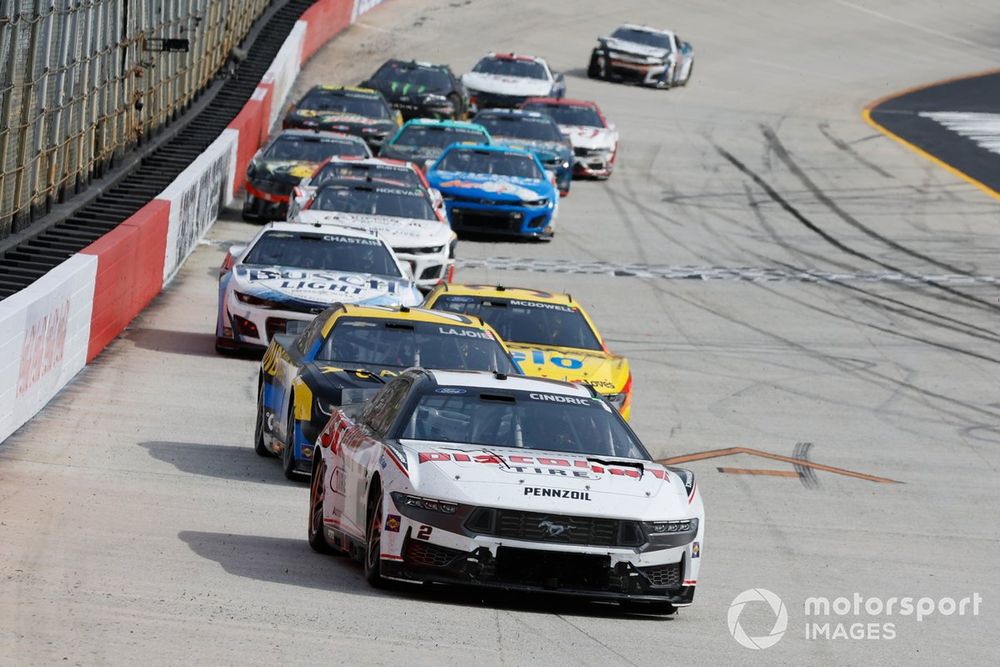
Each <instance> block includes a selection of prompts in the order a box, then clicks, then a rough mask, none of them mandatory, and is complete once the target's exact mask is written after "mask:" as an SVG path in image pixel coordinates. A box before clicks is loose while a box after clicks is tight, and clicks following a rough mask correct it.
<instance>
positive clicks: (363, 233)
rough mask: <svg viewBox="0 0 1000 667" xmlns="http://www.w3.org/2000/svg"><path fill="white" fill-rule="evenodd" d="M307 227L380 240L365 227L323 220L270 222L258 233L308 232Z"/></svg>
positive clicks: (317, 230)
mask: <svg viewBox="0 0 1000 667" xmlns="http://www.w3.org/2000/svg"><path fill="white" fill-rule="evenodd" d="M308 228H312V231H314V232H327V233H335V234H339V235H340V236H352V237H355V238H360V239H376V240H378V241H381V240H382V239H381V237H380V236H379V235H378V234H376V233H375V232H371V231H368V230H366V229H359V228H358V227H348V226H346V225H337V224H333V223H324V222H309V223H301V222H272V223H270V224H269V225H266V226H265V227H264V228H263V229H262V230H260V234H263V233H264V232H270V231H275V232H309V231H310V229H308ZM260 234H259V235H260Z"/></svg>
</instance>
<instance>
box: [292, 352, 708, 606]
mask: <svg viewBox="0 0 1000 667" xmlns="http://www.w3.org/2000/svg"><path fill="white" fill-rule="evenodd" d="M315 452H320V456H316V455H315ZM704 531H705V526H704V508H703V506H702V501H701V496H700V494H699V493H698V489H697V485H696V484H695V480H694V475H693V474H692V473H691V472H690V471H688V470H684V469H680V468H668V467H664V466H662V465H659V464H657V463H655V462H654V461H652V460H651V458H650V456H649V454H648V453H647V452H646V450H645V449H644V448H643V446H642V444H641V443H640V442H639V440H638V438H636V436H635V434H634V433H633V432H632V431H631V430H630V429H629V427H628V425H627V424H626V423H625V422H624V421H623V420H622V418H621V416H620V415H619V414H618V412H617V411H616V410H615V409H614V408H613V407H611V405H609V404H608V403H607V401H605V400H604V399H603V398H601V397H600V395H598V394H597V393H596V392H594V391H592V390H591V389H590V388H589V387H586V386H581V385H578V384H572V383H566V382H559V381H554V380H542V379H537V378H526V377H520V376H507V375H503V374H501V373H488V372H486V373H484V372H471V371H466V372H458V371H450V372H447V371H429V370H425V369H410V370H408V371H406V372H404V373H402V374H401V375H400V376H398V377H397V378H395V379H393V380H392V381H391V382H390V383H388V384H387V385H386V386H385V387H383V388H382V389H381V390H380V391H379V393H378V394H376V395H375V396H374V397H373V398H372V399H371V400H369V401H368V402H367V403H365V404H363V407H360V406H355V409H354V410H352V409H350V408H341V409H334V410H333V412H332V415H331V417H330V420H329V422H328V423H327V425H326V426H325V427H324V428H323V429H322V430H321V431H320V434H319V437H318V438H317V442H316V449H315V450H314V454H313V467H312V484H311V490H310V519H309V528H308V537H309V543H310V545H311V546H312V547H313V549H315V550H317V551H320V552H332V551H339V552H346V553H350V554H352V555H353V556H354V557H356V558H358V559H360V560H362V562H363V563H364V570H365V577H366V578H367V579H368V581H369V582H371V583H372V584H373V585H379V584H380V583H382V582H383V581H384V580H387V579H389V580H399V581H408V582H433V583H442V584H464V585H474V586H485V587H494V588H501V589H505V590H524V591H548V592H555V593H564V594H572V595H579V596H583V597H586V598H591V599H605V600H617V601H621V602H627V603H637V604H638V605H641V606H642V607H643V608H646V609H648V610H649V611H655V612H658V613H672V612H673V611H674V610H675V609H676V608H677V607H681V606H686V605H689V604H691V602H692V600H693V598H694V590H695V586H696V584H697V579H698V568H699V565H700V563H701V547H702V543H703V539H704Z"/></svg>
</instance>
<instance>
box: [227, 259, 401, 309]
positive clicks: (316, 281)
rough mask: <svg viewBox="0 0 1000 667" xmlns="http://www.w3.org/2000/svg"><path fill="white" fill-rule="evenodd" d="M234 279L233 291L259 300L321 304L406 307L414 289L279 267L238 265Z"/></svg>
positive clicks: (383, 281)
mask: <svg viewBox="0 0 1000 667" xmlns="http://www.w3.org/2000/svg"><path fill="white" fill-rule="evenodd" d="M234 278H235V280H236V283H237V284H236V285H235V286H234V287H235V288H236V289H238V290H239V291H240V292H243V293H247V294H251V295H253V296H256V297H259V298H262V299H269V300H272V301H279V302H280V301H282V300H294V301H296V302H299V303H305V304H320V305H325V304H330V303H334V302H342V303H363V304H368V305H398V304H399V303H401V302H402V303H404V304H407V305H409V304H410V303H412V299H413V296H414V295H413V293H414V292H415V290H416V288H415V287H413V286H412V285H411V284H410V283H409V282H408V281H404V280H396V279H392V278H386V277H384V276H376V275H372V274H363V273H342V272H335V271H313V270H308V269H289V268H282V267H269V268H260V267H247V266H237V267H236V269H235V272H234ZM418 300H419V299H418Z"/></svg>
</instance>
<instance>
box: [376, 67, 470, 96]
mask: <svg viewBox="0 0 1000 667" xmlns="http://www.w3.org/2000/svg"><path fill="white" fill-rule="evenodd" d="M371 80H372V81H374V82H375V83H379V84H382V85H381V86H380V87H383V88H387V89H388V90H390V91H392V92H393V93H395V94H398V95H413V94H417V95H419V94H422V93H428V92H447V91H448V90H449V89H450V88H451V79H450V78H449V77H448V73H447V72H445V71H444V70H443V69H441V68H439V67H428V66H426V65H415V64H413V63H403V62H399V61H389V62H387V63H386V64H384V65H382V67H380V68H379V70H378V71H377V72H375V76H373V77H372V78H371Z"/></svg>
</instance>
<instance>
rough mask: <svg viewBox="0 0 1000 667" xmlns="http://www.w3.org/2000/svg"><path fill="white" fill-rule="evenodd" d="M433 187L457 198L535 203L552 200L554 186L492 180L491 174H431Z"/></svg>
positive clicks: (526, 180)
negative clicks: (542, 199)
mask: <svg viewBox="0 0 1000 667" xmlns="http://www.w3.org/2000/svg"><path fill="white" fill-rule="evenodd" d="M428 180H429V181H430V184H431V187H435V188H437V189H438V190H440V191H441V192H442V193H443V194H450V195H453V196H458V197H466V198H475V197H481V198H483V199H490V200H493V201H509V202H521V201H533V200H537V199H541V198H543V197H545V198H551V197H552V196H553V193H552V185H551V184H550V183H549V182H548V181H539V180H535V179H530V178H511V177H498V176H490V175H488V174H467V173H464V172H458V171H431V172H430V173H429V174H428Z"/></svg>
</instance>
